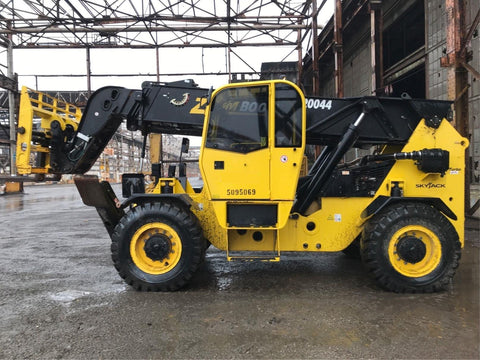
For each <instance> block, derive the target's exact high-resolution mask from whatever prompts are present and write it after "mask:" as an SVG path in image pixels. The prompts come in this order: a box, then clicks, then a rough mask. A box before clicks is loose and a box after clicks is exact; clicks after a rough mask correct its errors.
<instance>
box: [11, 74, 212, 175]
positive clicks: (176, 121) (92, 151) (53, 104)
mask: <svg viewBox="0 0 480 360" xmlns="http://www.w3.org/2000/svg"><path fill="white" fill-rule="evenodd" d="M207 91H208V90H207V89H202V88H198V87H197V86H196V84H195V83H193V81H191V80H189V81H179V82H174V83H152V82H146V83H144V84H143V85H142V90H132V89H125V88H121V87H113V86H108V87H104V88H101V89H99V90H97V91H96V92H95V93H93V94H92V96H91V97H90V98H89V100H88V103H87V106H86V108H85V111H84V112H83V115H82V116H81V118H80V109H78V108H77V107H74V106H72V105H70V104H67V103H64V102H61V101H59V100H57V99H54V98H50V97H47V96H46V95H45V94H42V93H39V92H35V91H33V90H29V89H27V88H24V89H23V90H22V99H21V106H20V116H19V126H18V128H19V130H18V132H19V135H18V141H17V168H18V172H19V173H20V174H31V173H43V174H47V173H54V174H83V173H85V172H87V171H88V170H89V169H90V168H91V167H92V165H93V164H94V163H95V161H96V160H97V158H98V157H99V156H100V154H101V153H102V151H103V149H104V148H105V146H106V145H107V144H108V142H109V141H110V139H111V138H112V137H113V135H114V134H115V132H116V131H117V129H118V128H119V126H120V124H121V123H122V121H124V120H126V121H127V128H128V129H129V130H132V131H133V130H141V131H142V133H143V134H148V133H167V134H183V135H201V133H202V128H203V116H204V110H203V106H204V105H205V103H206V101H207V98H206V95H207ZM38 118H40V119H41V121H40V122H38V121H37V120H38ZM35 125H39V128H38V129H34V126H35ZM32 152H37V164H36V165H35V166H32V164H31V159H30V157H31V156H30V154H31V153H32Z"/></svg>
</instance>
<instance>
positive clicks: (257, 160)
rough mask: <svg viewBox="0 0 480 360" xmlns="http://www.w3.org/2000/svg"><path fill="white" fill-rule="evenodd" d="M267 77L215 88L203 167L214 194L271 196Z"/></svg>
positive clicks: (218, 196)
mask: <svg viewBox="0 0 480 360" xmlns="http://www.w3.org/2000/svg"><path fill="white" fill-rule="evenodd" d="M270 88H271V86H270V84H269V83H268V82H256V83H252V84H249V83H244V84H231V85H227V86H225V87H223V88H222V89H220V90H218V91H217V92H216V93H214V96H213V99H212V103H211V104H210V111H209V112H207V119H208V124H206V129H205V130H204V136H203V143H202V153H201V157H200V168H201V171H202V176H203V180H204V184H205V185H204V186H205V187H206V189H207V191H208V194H209V195H210V198H211V199H212V200H227V201H228V200H269V199H270V150H269V126H268V124H269V113H270V111H271V110H270V98H271V97H270V92H271V91H270Z"/></svg>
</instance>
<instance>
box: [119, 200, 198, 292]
mask: <svg viewBox="0 0 480 360" xmlns="http://www.w3.org/2000/svg"><path fill="white" fill-rule="evenodd" d="M204 241H205V240H204V238H203V236H202V230H201V227H200V225H199V222H198V220H197V218H196V217H195V216H194V215H193V214H192V213H191V212H190V211H189V210H188V209H186V208H183V207H180V206H178V205H176V204H173V203H155V204H144V205H141V206H137V207H135V208H133V209H132V210H131V211H129V212H128V213H127V214H126V215H125V216H124V217H123V218H122V219H121V220H120V222H119V224H118V225H117V226H116V227H115V230H114V233H113V235H112V245H111V251H112V260H113V263H114V265H115V268H116V269H117V271H118V273H119V275H120V276H121V277H122V278H123V279H124V280H125V282H126V283H127V284H129V285H131V286H132V287H133V288H135V289H136V290H144V291H175V290H178V289H180V288H182V287H183V286H185V285H186V284H187V283H188V281H189V280H190V279H191V278H192V276H193V274H194V273H195V271H196V270H197V268H198V266H199V264H200V263H201V262H202V260H203V257H204V255H205V251H204V248H205V244H204Z"/></svg>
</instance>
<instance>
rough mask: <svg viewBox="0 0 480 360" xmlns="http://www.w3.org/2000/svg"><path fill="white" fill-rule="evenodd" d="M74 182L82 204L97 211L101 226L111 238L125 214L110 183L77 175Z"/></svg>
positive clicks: (93, 177)
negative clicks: (103, 226)
mask: <svg viewBox="0 0 480 360" xmlns="http://www.w3.org/2000/svg"><path fill="white" fill-rule="evenodd" d="M74 181H75V185H76V186H77V189H78V192H79V193H80V196H81V197H82V200H83V203H84V204H85V205H87V206H93V207H95V208H96V209H97V212H98V215H100V218H101V219H102V222H103V225H105V228H106V229H107V231H108V234H109V235H110V236H111V235H112V233H113V230H114V229H115V226H116V225H117V224H118V222H119V221H120V219H121V218H122V217H123V216H124V215H125V212H124V211H123V209H122V208H121V204H120V200H118V198H117V196H116V195H115V192H114V191H113V189H112V187H111V186H110V183H109V182H107V181H102V182H99V181H98V177H97V176H96V175H77V176H75V177H74Z"/></svg>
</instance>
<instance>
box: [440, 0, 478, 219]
mask: <svg viewBox="0 0 480 360" xmlns="http://www.w3.org/2000/svg"><path fill="white" fill-rule="evenodd" d="M445 5H446V6H445V8H446V13H447V27H446V32H447V34H446V38H447V42H446V46H447V54H446V56H444V57H443V58H442V59H441V65H442V66H445V67H448V80H447V92H448V99H449V100H453V101H454V106H455V118H454V126H455V128H456V129H457V130H458V132H459V133H460V134H461V135H462V136H464V137H466V138H470V134H469V132H470V129H469V119H468V116H469V115H468V110H469V109H468V91H466V90H467V89H468V86H469V84H468V71H467V69H465V67H464V66H463V65H462V64H463V63H466V52H465V51H462V50H463V49H464V45H465V39H466V38H465V34H466V31H465V28H466V26H465V2H464V1H463V0H445ZM465 159H466V164H465V210H466V212H467V213H468V212H469V210H470V171H471V169H470V161H469V159H470V154H469V150H468V149H467V150H466V151H465Z"/></svg>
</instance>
